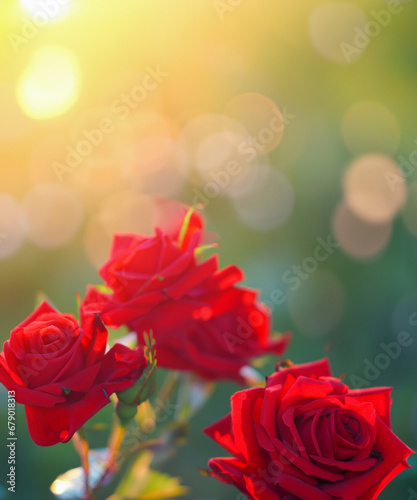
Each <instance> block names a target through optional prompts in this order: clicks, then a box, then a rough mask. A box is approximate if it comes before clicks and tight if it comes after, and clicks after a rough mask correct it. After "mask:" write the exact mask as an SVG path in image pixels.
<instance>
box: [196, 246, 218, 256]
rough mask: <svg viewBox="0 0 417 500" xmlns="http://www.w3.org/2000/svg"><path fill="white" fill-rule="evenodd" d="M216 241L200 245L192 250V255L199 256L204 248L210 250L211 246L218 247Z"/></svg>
mask: <svg viewBox="0 0 417 500" xmlns="http://www.w3.org/2000/svg"><path fill="white" fill-rule="evenodd" d="M218 247H219V244H218V243H212V244H211V245H201V246H199V247H197V248H196V249H195V250H194V256H195V257H199V256H200V255H201V254H202V253H204V252H205V251H206V250H212V249H213V248H218Z"/></svg>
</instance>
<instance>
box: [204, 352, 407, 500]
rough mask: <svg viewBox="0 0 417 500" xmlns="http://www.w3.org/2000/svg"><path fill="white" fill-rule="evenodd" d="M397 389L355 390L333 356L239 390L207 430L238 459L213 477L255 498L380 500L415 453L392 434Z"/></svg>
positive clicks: (215, 465) (218, 462)
mask: <svg viewBox="0 0 417 500" xmlns="http://www.w3.org/2000/svg"><path fill="white" fill-rule="evenodd" d="M390 391H391V389H390V388H386V387H378V388H374V389H363V390H349V388H348V387H347V386H346V385H345V384H343V383H342V382H341V381H340V380H339V379H337V378H334V377H332V376H331V373H330V368H329V365H328V361H327V360H321V361H316V362H313V363H308V364H305V365H299V366H293V367H291V368H284V369H281V370H279V371H278V372H276V373H274V374H273V375H272V376H270V377H268V378H267V384H266V387H265V388H254V389H248V390H244V391H241V392H237V393H236V394H234V395H233V396H232V398H231V408H232V411H231V413H230V414H229V415H227V416H226V417H224V418H223V419H221V420H220V421H219V422H217V423H216V424H214V425H212V426H210V427H208V428H207V429H205V433H206V434H207V435H208V436H210V437H211V438H213V439H214V440H215V441H216V442H217V443H219V444H220V445H221V446H223V448H225V449H226V450H227V451H228V452H230V453H231V454H232V455H233V457H230V458H215V459H212V460H210V462H209V466H210V468H211V470H212V475H213V476H214V477H216V478H217V479H219V480H221V481H223V482H225V483H229V484H232V485H234V486H235V487H237V488H238V489H239V490H240V491H241V492H242V493H244V494H245V495H246V496H247V497H248V498H249V499H252V500H341V499H343V500H372V499H376V498H377V496H378V494H379V493H380V492H381V491H382V490H383V489H384V487H385V486H386V485H387V484H388V483H389V482H390V481H391V480H392V479H393V478H394V477H395V476H396V475H397V474H398V473H400V472H401V471H402V470H403V469H405V468H407V467H408V464H407V462H406V459H407V457H408V456H409V455H410V453H412V451H411V450H410V449H409V448H408V447H407V446H406V445H405V444H404V443H403V442H402V441H400V439H399V438H398V437H397V436H396V435H395V434H394V433H393V432H392V430H391V424H390V404H391V399H390Z"/></svg>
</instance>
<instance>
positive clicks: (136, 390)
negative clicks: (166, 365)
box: [116, 331, 157, 425]
mask: <svg viewBox="0 0 417 500" xmlns="http://www.w3.org/2000/svg"><path fill="white" fill-rule="evenodd" d="M144 339H145V345H146V347H145V356H146V358H147V360H148V364H147V366H146V368H145V370H144V372H143V374H142V376H141V377H140V378H139V379H138V380H137V381H136V382H135V383H134V384H133V385H132V386H131V387H129V389H126V390H125V391H122V392H119V393H118V394H117V397H118V399H119V404H118V405H117V407H116V412H117V415H118V417H119V418H120V421H121V422H122V424H123V425H125V424H127V422H128V421H129V420H131V419H132V418H133V417H134V416H135V415H136V410H134V409H133V408H131V409H129V408H128V406H131V407H137V406H138V405H140V404H141V403H143V402H144V401H146V400H148V399H149V398H150V397H151V396H152V394H154V393H155V392H156V389H157V385H156V357H155V349H154V345H155V340H154V339H153V337H152V331H151V332H150V333H149V335H148V334H147V333H146V332H145V333H144Z"/></svg>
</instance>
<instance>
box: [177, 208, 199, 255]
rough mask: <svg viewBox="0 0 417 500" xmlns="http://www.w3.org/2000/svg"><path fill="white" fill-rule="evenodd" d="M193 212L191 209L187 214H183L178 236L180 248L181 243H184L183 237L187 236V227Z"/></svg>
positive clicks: (193, 209)
mask: <svg viewBox="0 0 417 500" xmlns="http://www.w3.org/2000/svg"><path fill="white" fill-rule="evenodd" d="M194 212H195V208H194V207H191V208H190V209H189V210H188V212H187V213H186V214H185V217H184V221H183V223H182V226H181V230H180V234H179V238H178V241H179V244H180V246H181V245H182V242H183V241H184V238H185V235H186V234H187V230H188V226H189V225H190V220H191V216H192V215H193V213H194Z"/></svg>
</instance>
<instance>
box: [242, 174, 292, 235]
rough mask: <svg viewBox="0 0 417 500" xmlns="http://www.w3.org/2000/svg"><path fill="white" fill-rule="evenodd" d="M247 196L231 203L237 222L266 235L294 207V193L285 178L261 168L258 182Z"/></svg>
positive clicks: (278, 224) (283, 220) (277, 225)
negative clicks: (238, 219) (264, 232)
mask: <svg viewBox="0 0 417 500" xmlns="http://www.w3.org/2000/svg"><path fill="white" fill-rule="evenodd" d="M256 184H257V185H255V186H254V189H253V190H252V191H250V192H249V193H247V194H245V195H243V196H240V197H239V198H237V199H234V200H233V206H234V209H235V211H236V213H237V215H238V216H239V218H240V219H241V221H242V222H243V223H244V224H246V225H247V226H249V227H250V228H252V229H255V230H257V231H269V230H271V229H274V228H277V227H279V226H281V225H282V224H284V223H285V222H286V221H287V220H288V218H289V217H290V215H291V213H292V210H293V207H294V191H293V187H292V184H291V182H290V181H289V180H288V179H287V177H285V175H284V174H283V173H281V172H279V171H278V170H276V169H274V168H271V167H269V166H261V168H260V176H259V181H258V182H257V183H256Z"/></svg>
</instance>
